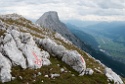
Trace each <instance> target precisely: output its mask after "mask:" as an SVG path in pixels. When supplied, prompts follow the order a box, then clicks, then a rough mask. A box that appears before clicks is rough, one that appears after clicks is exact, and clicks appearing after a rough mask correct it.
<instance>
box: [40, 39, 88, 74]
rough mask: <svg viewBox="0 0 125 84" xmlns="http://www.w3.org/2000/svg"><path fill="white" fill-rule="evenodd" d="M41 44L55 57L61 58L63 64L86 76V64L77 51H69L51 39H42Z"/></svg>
mask: <svg viewBox="0 0 125 84" xmlns="http://www.w3.org/2000/svg"><path fill="white" fill-rule="evenodd" d="M39 43H40V45H41V46H43V47H44V48H45V49H46V50H47V51H48V52H49V53H51V54H52V55H53V56H56V57H57V58H60V59H61V60H62V61H63V62H65V63H66V64H68V65H69V66H70V67H72V68H73V69H74V70H76V71H77V72H79V73H80V74H81V75H84V73H85V70H86V62H85V60H84V58H83V57H82V56H81V55H80V54H79V53H78V52H77V51H74V50H67V49H66V48H65V47H64V46H62V45H58V44H57V43H56V42H54V41H53V40H51V39H49V38H45V39H42V40H40V42H39Z"/></svg>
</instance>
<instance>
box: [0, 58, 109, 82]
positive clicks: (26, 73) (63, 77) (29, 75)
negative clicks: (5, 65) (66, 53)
mask: <svg viewBox="0 0 125 84" xmlns="http://www.w3.org/2000/svg"><path fill="white" fill-rule="evenodd" d="M50 60H51V62H52V64H51V65H50V66H43V67H42V68H40V69H37V70H32V69H26V70H22V69H21V68H20V67H13V68H12V75H13V76H14V77H16V80H14V81H11V82H8V83H5V84H26V83H29V84H41V83H42V81H44V82H43V84H69V83H72V84H107V81H106V77H105V76H104V75H102V74H99V73H94V74H93V75H92V76H88V75H85V76H78V73H77V72H75V71H74V70H72V69H71V68H70V67H69V66H68V65H66V64H65V63H63V62H61V61H60V60H57V59H56V58H53V57H51V58H50ZM57 64H59V65H60V66H57ZM61 68H64V69H65V71H67V72H63V73H61V72H60V69H61ZM51 69H52V70H51ZM38 72H41V73H42V75H41V76H37V77H36V78H34V76H33V75H34V74H37V73H38ZM51 73H58V74H60V77H58V78H55V79H52V78H45V77H44V75H50V74H51ZM72 74H74V75H75V76H72ZM19 76H22V77H23V80H21V79H20V78H19ZM34 80H36V81H35V82H34ZM0 84H1V83H0Z"/></svg>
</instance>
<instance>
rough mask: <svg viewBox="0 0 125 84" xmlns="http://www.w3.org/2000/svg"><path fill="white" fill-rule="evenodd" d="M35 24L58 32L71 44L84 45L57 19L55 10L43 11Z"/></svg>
mask: <svg viewBox="0 0 125 84" xmlns="http://www.w3.org/2000/svg"><path fill="white" fill-rule="evenodd" d="M36 24H37V25H39V26H41V27H44V28H49V29H51V30H52V31H55V32H58V33H59V34H61V35H62V36H63V37H65V38H67V39H68V40H70V41H71V42H72V43H73V44H75V45H76V46H78V47H80V48H82V46H84V43H81V42H80V40H79V39H78V38H76V37H75V36H74V35H73V34H72V33H71V32H70V31H69V30H68V28H67V27H66V26H65V24H64V23H62V22H61V21H60V20H59V17H58V14H57V12H55V11H49V12H46V13H44V14H43V15H42V16H41V17H40V18H39V19H38V20H37V21H36Z"/></svg>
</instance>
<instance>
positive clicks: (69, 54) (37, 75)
mask: <svg viewBox="0 0 125 84" xmlns="http://www.w3.org/2000/svg"><path fill="white" fill-rule="evenodd" d="M51 15H52V16H51V20H52V19H53V22H54V23H55V24H56V25H58V24H59V23H60V22H59V18H58V17H57V13H54V14H53V13H52V14H51ZM45 17H50V16H49V14H48V15H45V16H44V17H43V18H45ZM47 22H48V21H47ZM58 22H59V23H58ZM57 23H58V24H57ZM50 24H52V23H49V24H48V25H49V26H51V25H50ZM48 25H46V26H48ZM60 25H61V26H62V24H60ZM54 26H55V25H54ZM55 27H56V26H55ZM58 27H59V26H58ZM56 28H57V27H56ZM60 32H61V31H60ZM63 32H64V33H63V34H66V33H65V32H67V33H68V32H69V31H68V30H67V29H66V31H65V29H64V30H63ZM63 34H59V32H58V33H57V32H55V31H51V29H46V28H43V27H39V26H37V25H35V24H33V23H32V22H31V21H29V20H27V19H25V18H23V17H22V16H20V15H17V14H8V15H1V16H0V58H1V60H0V81H1V82H8V83H10V84H14V83H15V84H17V83H30V84H31V83H36V84H40V83H41V82H44V83H46V84H48V83H67V84H69V83H81V82H82V83H93V82H94V83H96V84H98V83H103V84H107V83H108V81H107V79H109V80H111V81H114V82H116V83H119V84H122V83H123V82H122V80H121V78H120V77H119V76H118V75H117V74H116V73H114V72H113V71H112V70H110V69H107V68H106V66H105V65H103V64H102V63H101V62H100V61H98V60H96V59H94V58H92V57H91V56H90V55H89V54H88V53H86V52H84V51H82V50H80V49H79V48H77V47H76V46H74V45H73V44H72V42H71V41H69V40H68V39H67V38H64V37H63ZM70 34H71V33H69V35H70ZM72 39H74V37H73V38H72ZM105 68H106V70H105ZM34 69H35V70H34ZM104 70H105V72H104ZM109 71H110V72H109ZM93 73H94V74H93ZM104 74H105V75H104ZM78 75H79V76H78ZM84 75H85V76H84ZM87 75H90V77H88V76H87ZM106 76H107V77H108V78H107V77H106ZM57 77H58V78H57ZM67 78H68V80H69V81H66V80H67ZM74 78H75V80H74ZM1 82H0V83H1ZM109 82H110V81H109Z"/></svg>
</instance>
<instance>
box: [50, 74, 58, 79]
mask: <svg viewBox="0 0 125 84" xmlns="http://www.w3.org/2000/svg"><path fill="white" fill-rule="evenodd" d="M50 76H51V78H55V77H59V76H60V74H50Z"/></svg>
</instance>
